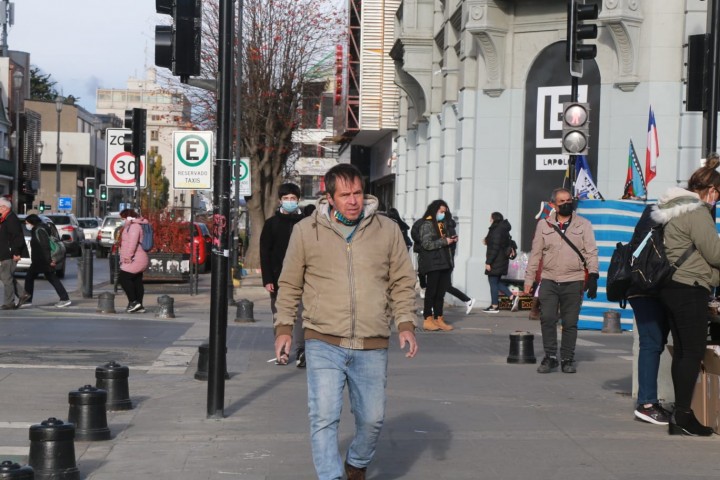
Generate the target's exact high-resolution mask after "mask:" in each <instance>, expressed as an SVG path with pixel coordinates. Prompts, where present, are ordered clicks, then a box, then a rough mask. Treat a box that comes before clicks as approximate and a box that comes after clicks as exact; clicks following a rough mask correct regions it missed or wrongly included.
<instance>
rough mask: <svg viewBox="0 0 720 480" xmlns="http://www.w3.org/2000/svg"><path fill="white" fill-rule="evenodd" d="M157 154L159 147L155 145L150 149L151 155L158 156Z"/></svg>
mask: <svg viewBox="0 0 720 480" xmlns="http://www.w3.org/2000/svg"><path fill="white" fill-rule="evenodd" d="M157 154H158V146H157V145H154V146H152V147H150V155H152V156H156V155H157Z"/></svg>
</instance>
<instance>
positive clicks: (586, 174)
mask: <svg viewBox="0 0 720 480" xmlns="http://www.w3.org/2000/svg"><path fill="white" fill-rule="evenodd" d="M575 169H576V172H577V176H576V180H575V196H576V197H577V198H580V199H595V200H604V198H603V196H602V194H601V193H600V190H598V188H597V186H595V181H594V180H593V177H592V173H591V172H590V165H588V161H587V157H586V156H585V155H578V156H577V157H576V159H575Z"/></svg>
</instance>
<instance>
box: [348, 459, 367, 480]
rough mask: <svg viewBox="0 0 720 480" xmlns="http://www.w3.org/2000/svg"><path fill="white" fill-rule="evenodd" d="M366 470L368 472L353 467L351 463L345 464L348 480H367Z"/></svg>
mask: <svg viewBox="0 0 720 480" xmlns="http://www.w3.org/2000/svg"><path fill="white" fill-rule="evenodd" d="M365 470H367V468H358V467H353V466H352V465H350V464H349V463H347V462H346V463H345V473H346V474H347V480H365Z"/></svg>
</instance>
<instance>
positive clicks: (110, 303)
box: [97, 292, 116, 313]
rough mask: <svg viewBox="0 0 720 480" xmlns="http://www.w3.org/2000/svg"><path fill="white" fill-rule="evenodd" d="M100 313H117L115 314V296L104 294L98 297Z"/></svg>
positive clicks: (98, 310) (108, 293)
mask: <svg viewBox="0 0 720 480" xmlns="http://www.w3.org/2000/svg"><path fill="white" fill-rule="evenodd" d="M97 312H98V313H116V312H115V294H114V293H110V292H104V293H101V294H100V295H98V306H97Z"/></svg>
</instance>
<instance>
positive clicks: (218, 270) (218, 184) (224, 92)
mask: <svg viewBox="0 0 720 480" xmlns="http://www.w3.org/2000/svg"><path fill="white" fill-rule="evenodd" d="M233 16H234V15H233V2H232V0H220V32H219V42H218V43H219V52H218V75H219V76H218V79H219V83H218V95H217V135H216V138H217V144H216V147H217V159H216V161H215V167H214V168H215V170H214V172H213V173H214V189H213V250H212V278H211V298H210V341H209V352H208V354H209V359H208V360H209V361H208V390H207V416H208V418H222V417H223V410H224V403H225V398H224V397H225V370H226V368H225V344H226V336H227V335H226V331H227V314H228V303H227V282H228V281H229V280H230V279H229V278H228V264H229V262H228V256H229V251H230V248H229V244H230V220H231V219H230V161H231V156H232V153H231V146H232V112H231V103H232V102H231V93H232V76H233V61H232V53H233V29H234V28H233V23H234V19H233Z"/></svg>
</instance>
